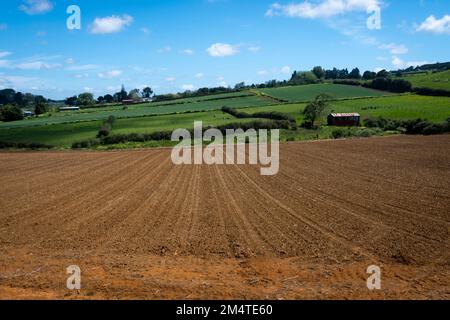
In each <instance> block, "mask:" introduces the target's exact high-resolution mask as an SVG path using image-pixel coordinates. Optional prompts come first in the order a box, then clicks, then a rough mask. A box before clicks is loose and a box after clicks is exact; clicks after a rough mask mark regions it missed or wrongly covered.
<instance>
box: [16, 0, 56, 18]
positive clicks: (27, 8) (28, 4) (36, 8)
mask: <svg viewBox="0 0 450 320" xmlns="http://www.w3.org/2000/svg"><path fill="white" fill-rule="evenodd" d="M19 9H20V10H22V11H23V12H25V13H26V14H29V15H35V14H43V13H47V12H50V11H52V10H53V4H52V3H51V2H50V1H48V0H26V1H24V3H23V4H21V5H20V6H19Z"/></svg>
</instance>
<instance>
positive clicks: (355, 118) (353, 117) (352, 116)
mask: <svg viewBox="0 0 450 320" xmlns="http://www.w3.org/2000/svg"><path fill="white" fill-rule="evenodd" d="M360 122H361V115H360V114H359V113H332V114H330V115H329V116H328V125H329V126H338V127H353V126H359V124H360Z"/></svg>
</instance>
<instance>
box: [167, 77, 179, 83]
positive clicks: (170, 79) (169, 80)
mask: <svg viewBox="0 0 450 320" xmlns="http://www.w3.org/2000/svg"><path fill="white" fill-rule="evenodd" d="M176 80H177V79H176V78H174V77H167V78H166V81H167V82H175V81H176Z"/></svg>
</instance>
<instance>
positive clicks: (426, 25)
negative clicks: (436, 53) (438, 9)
mask: <svg viewBox="0 0 450 320" xmlns="http://www.w3.org/2000/svg"><path fill="white" fill-rule="evenodd" d="M416 30H417V31H419V32H420V31H422V32H431V33H435V34H450V15H445V16H443V17H442V18H441V19H436V18H435V17H434V16H433V15H431V16H429V17H428V18H427V19H426V20H425V21H424V22H422V24H421V25H420V26H419V27H417V29H416Z"/></svg>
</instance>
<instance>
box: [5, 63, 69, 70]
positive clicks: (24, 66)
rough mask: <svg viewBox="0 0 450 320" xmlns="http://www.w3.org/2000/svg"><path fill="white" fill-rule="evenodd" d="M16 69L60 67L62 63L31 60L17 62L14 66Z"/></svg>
mask: <svg viewBox="0 0 450 320" xmlns="http://www.w3.org/2000/svg"><path fill="white" fill-rule="evenodd" d="M14 67H15V68H17V69H21V70H50V69H58V68H61V67H62V65H61V64H59V63H47V62H43V61H32V62H24V63H19V64H17V65H15V66H14Z"/></svg>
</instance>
